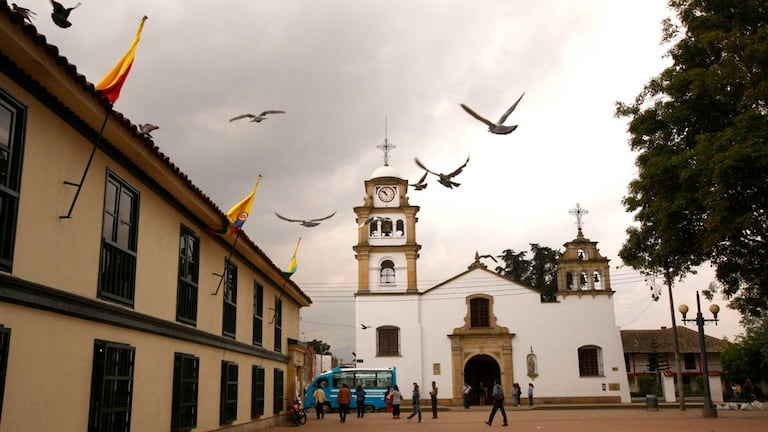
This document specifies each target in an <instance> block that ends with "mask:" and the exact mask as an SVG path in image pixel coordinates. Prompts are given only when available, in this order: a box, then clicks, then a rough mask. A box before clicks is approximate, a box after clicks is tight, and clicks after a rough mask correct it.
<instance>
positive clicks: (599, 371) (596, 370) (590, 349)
mask: <svg viewBox="0 0 768 432" xmlns="http://www.w3.org/2000/svg"><path fill="white" fill-rule="evenodd" d="M579 376H583V377H584V376H603V350H602V349H601V348H600V347H599V346H595V345H585V346H583V347H580V348H579Z"/></svg>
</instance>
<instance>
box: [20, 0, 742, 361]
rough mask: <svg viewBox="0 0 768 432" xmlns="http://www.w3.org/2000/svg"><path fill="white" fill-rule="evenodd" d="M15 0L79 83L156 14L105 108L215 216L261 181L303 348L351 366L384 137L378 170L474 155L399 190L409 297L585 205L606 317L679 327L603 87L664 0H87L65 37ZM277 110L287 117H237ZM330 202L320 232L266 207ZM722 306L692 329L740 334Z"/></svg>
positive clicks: (663, 12) (561, 237)
mask: <svg viewBox="0 0 768 432" xmlns="http://www.w3.org/2000/svg"><path fill="white" fill-rule="evenodd" d="M74 3H75V2H74V1H66V2H64V5H65V6H68V7H71V6H73V5H74ZM17 4H19V5H20V6H23V7H27V8H29V9H31V10H32V11H35V12H36V13H37V16H36V17H35V19H34V21H33V24H34V25H35V26H36V28H37V30H38V32H40V33H42V34H43V35H45V36H46V38H47V41H48V43H50V44H52V45H55V46H57V47H58V48H59V51H60V54H61V55H63V56H64V57H66V58H67V59H68V60H69V62H70V63H72V64H74V65H75V66H76V67H77V70H78V72H79V73H81V74H83V75H85V76H86V78H87V79H88V81H90V82H91V83H97V82H99V81H100V80H101V78H102V77H103V76H104V75H105V74H106V73H107V72H108V71H109V70H110V69H111V68H112V67H113V66H114V64H115V63H116V62H117V60H118V59H119V58H120V57H121V56H122V55H123V53H124V52H125V51H126V50H127V48H128V46H129V45H130V42H131V41H132V39H133V37H134V35H135V33H136V29H137V28H138V25H139V22H140V19H141V17H142V16H144V15H147V16H148V18H149V19H148V20H147V22H146V24H145V27H144V30H143V32H142V39H141V43H140V45H139V47H138V50H137V52H136V58H135V62H134V65H133V68H132V70H131V73H130V76H129V77H128V80H127V82H126V84H125V86H124V87H123V91H122V94H121V96H120V99H119V100H118V101H117V102H116V103H115V109H116V110H117V111H120V112H121V113H123V114H124V115H125V116H127V117H128V118H129V119H130V120H131V121H132V122H133V123H134V124H137V125H139V124H142V123H153V124H156V125H158V126H159V127H160V128H159V129H158V130H156V131H154V132H153V134H152V135H153V137H154V142H155V144H156V145H157V146H158V147H159V148H160V151H162V152H163V153H164V154H166V155H167V156H169V157H170V159H171V160H172V161H173V162H174V163H175V164H176V165H177V166H178V167H179V168H180V169H181V170H182V171H183V172H184V173H185V174H187V175H188V176H189V178H190V179H191V181H192V182H193V183H194V184H195V185H197V186H198V187H200V188H201V189H202V190H203V192H204V193H205V194H206V195H208V196H209V197H210V198H211V199H212V200H213V201H214V202H215V203H216V204H217V206H219V208H220V209H222V210H223V211H227V210H228V209H229V208H230V207H231V206H233V205H234V204H235V203H237V202H238V201H239V200H240V199H241V198H243V197H244V196H245V195H246V194H248V193H249V192H250V190H251V188H252V186H253V183H254V181H255V179H256V177H257V176H258V175H262V176H263V179H262V181H261V183H260V185H259V189H258V192H257V195H256V200H255V203H254V205H253V208H252V213H251V215H250V217H249V219H248V221H247V223H246V224H245V227H244V229H245V232H246V233H247V235H248V237H249V238H250V239H251V240H253V241H254V242H255V243H256V244H257V245H258V246H259V247H260V248H261V249H262V250H263V251H264V252H265V253H266V254H267V255H268V256H269V257H270V258H271V259H272V261H273V262H275V263H276V264H277V265H278V266H281V267H287V265H288V262H289V261H290V258H291V255H292V254H293V250H294V248H295V245H296V242H297V240H298V238H299V237H301V238H302V240H301V247H300V249H299V253H298V266H299V267H298V271H297V273H296V274H295V275H294V276H293V279H294V280H295V281H296V282H297V283H298V285H299V286H300V287H301V288H302V289H303V290H304V291H305V292H306V293H307V294H308V295H309V296H310V297H311V298H312V301H313V304H312V305H311V306H310V307H309V308H305V309H302V312H301V335H300V339H302V340H312V339H319V340H323V341H325V342H327V343H329V344H330V345H331V351H332V352H333V353H334V354H335V355H337V356H339V357H341V358H343V359H346V360H347V361H349V360H351V358H352V356H351V352H352V351H354V330H355V316H354V291H355V290H356V287H357V262H356V260H355V257H354V252H353V250H352V246H353V245H354V244H355V243H356V242H357V224H356V222H355V214H354V212H353V210H352V209H353V207H355V206H359V205H361V204H362V203H363V198H364V195H365V190H364V185H363V182H364V181H365V180H366V179H368V178H369V177H370V175H371V174H372V173H373V171H374V170H375V169H376V168H378V167H380V166H382V165H383V163H384V159H383V152H382V151H381V150H380V149H378V148H377V146H379V145H381V144H382V143H383V142H384V140H385V139H386V140H387V141H388V142H389V143H390V144H392V145H394V146H395V147H394V149H393V150H392V152H391V153H390V160H389V165H390V166H391V167H393V168H394V169H396V170H397V171H398V172H399V173H400V174H401V175H402V176H403V177H404V178H408V179H409V180H410V181H411V182H412V183H413V182H415V181H416V180H417V179H418V178H419V177H420V176H421V173H422V171H421V170H420V169H419V168H418V167H417V166H416V165H415V163H414V158H416V157H418V158H419V160H421V161H422V162H423V163H424V164H425V165H426V166H427V167H429V168H430V169H432V170H434V171H438V172H449V171H452V170H453V169H454V168H456V167H458V166H459V165H461V164H462V163H463V162H464V160H466V158H467V157H468V156H469V157H470V162H469V164H468V165H467V167H466V168H465V170H464V172H463V173H461V175H459V176H458V177H457V178H456V179H455V180H456V181H458V182H459V183H461V186H460V187H458V188H456V189H452V190H449V189H447V188H444V187H442V186H440V185H439V184H438V183H436V182H435V180H434V178H432V179H431V181H430V185H429V187H428V188H427V189H425V190H423V191H410V192H409V197H410V203H411V205H417V206H420V211H419V213H418V224H417V228H416V229H417V232H416V240H417V242H418V243H419V244H421V245H422V249H421V252H420V258H419V260H418V262H417V264H418V287H419V289H420V290H425V289H428V288H430V287H432V286H434V285H437V284H438V283H440V282H442V281H444V280H446V279H448V278H451V277H453V276H455V275H457V274H459V273H461V272H463V271H465V270H466V269H467V266H468V265H469V264H471V263H472V262H473V260H474V255H475V252H476V251H477V252H479V253H480V254H481V255H482V254H493V255H500V254H501V253H502V251H503V250H505V249H513V250H515V251H529V250H530V246H529V245H530V243H538V244H540V245H542V246H548V247H551V248H553V249H559V250H563V248H562V245H563V243H565V242H568V241H570V240H573V239H574V238H575V237H576V233H577V227H576V219H575V217H574V216H573V215H572V214H570V213H569V211H570V210H571V209H573V208H574V207H575V206H576V204H577V203H579V204H580V205H581V206H582V207H583V208H585V209H586V210H587V211H588V212H589V213H588V214H587V215H585V216H584V218H583V232H584V235H585V236H586V237H588V238H589V239H591V240H593V241H597V242H598V247H599V249H600V251H601V253H602V254H603V255H604V256H606V257H608V258H609V259H610V260H611V261H610V263H611V280H612V288H613V290H614V291H615V292H616V293H615V295H614V304H615V309H616V324H617V326H619V327H620V328H621V329H652V328H660V327H662V326H667V327H669V326H671V317H670V305H669V296H668V292H667V290H666V288H664V287H662V288H663V292H662V295H661V298H660V300H659V301H653V300H652V298H651V292H652V289H651V288H650V286H649V283H648V282H646V281H645V280H644V278H643V277H642V276H641V275H639V274H638V273H636V272H634V271H632V270H631V269H630V268H628V267H625V266H623V264H622V262H621V259H620V258H619V257H618V251H619V249H620V248H621V246H622V244H623V242H624V241H625V239H626V233H625V231H626V229H627V227H629V226H630V225H632V223H633V219H632V215H631V214H629V213H627V212H626V210H625V208H624V206H623V205H622V199H623V198H624V197H625V196H626V195H627V191H628V184H629V182H630V181H631V180H632V179H634V178H635V177H636V176H637V169H636V167H635V164H634V161H635V157H636V156H637V155H636V153H634V152H632V151H631V150H630V148H629V145H628V139H629V134H628V133H627V122H628V119H626V118H616V117H615V116H614V111H615V103H616V102H617V101H622V102H631V101H632V100H634V98H635V96H636V95H637V94H638V93H639V92H640V91H641V89H642V87H643V85H644V84H645V83H647V82H648V80H649V79H650V78H652V77H654V76H655V75H657V74H658V73H660V72H661V71H662V70H663V69H664V68H665V67H666V66H668V65H669V64H670V59H669V58H667V57H665V55H664V54H665V52H666V51H667V49H668V47H667V46H664V45H662V44H661V28H662V24H661V22H662V20H663V19H664V18H667V17H670V16H672V13H671V11H670V10H669V9H668V8H667V6H666V1H665V0H643V1H636V0H481V1H476V2H469V1H466V0H460V1H454V0H441V1H426V0H420V1H417V0H387V1H373V0H336V1H333V0H311V1H310V0H280V1H275V0H273V1H262V0H237V1H227V2H210V1H205V2H204V1H199V0H184V1H180V0H178V1H177V0H163V1H162V2H161V1H156V0H130V1H128V0H125V1H123V0H111V1H93V0H84V2H83V4H82V5H81V6H80V7H78V8H77V9H75V10H73V11H72V13H71V15H70V17H69V18H70V21H71V22H72V26H71V27H70V28H67V29H61V28H59V27H56V26H55V25H54V24H53V23H52V21H51V19H50V11H51V6H50V3H49V1H48V0H20V1H17ZM523 93H525V96H524V97H523V99H522V100H521V102H520V104H519V105H518V107H517V109H516V110H515V112H514V113H513V114H512V115H511V116H510V117H509V119H508V120H507V123H508V124H518V125H519V127H518V129H517V130H516V131H515V132H513V133H512V134H509V135H493V134H491V133H489V132H488V131H487V127H486V126H484V125H483V124H482V123H480V122H478V121H477V120H475V119H473V118H472V117H470V116H469V115H468V114H467V113H466V112H464V111H463V110H462V109H461V107H460V106H459V104H460V103H464V104H466V105H468V106H470V107H472V108H473V109H474V110H475V111H477V112H478V113H480V114H481V115H485V116H486V117H488V118H491V119H493V120H495V119H497V118H498V117H500V116H501V114H502V113H503V112H504V111H506V109H507V108H508V107H509V106H510V105H511V104H512V103H513V102H514V101H515V100H517V98H519V97H520V95H521V94H523ZM273 109H274V110H284V111H286V113H285V114H278V115H273V116H270V117H269V118H268V119H267V120H265V121H263V122H261V123H250V122H248V121H247V120H238V121H234V122H230V121H229V119H230V118H232V117H234V116H237V115H239V114H243V113H255V114H258V113H259V112H261V111H264V110H273ZM334 211H335V212H337V213H336V215H335V216H334V217H332V218H331V219H329V220H326V221H323V222H322V223H321V224H320V225H319V226H317V227H314V228H306V227H302V226H299V225H298V224H296V223H290V222H286V221H283V220H280V219H278V218H277V217H276V216H275V214H274V213H275V212H278V213H280V214H281V215H284V216H287V217H290V218H296V219H308V218H317V217H321V216H326V215H328V214H330V213H332V212H334ZM529 257H530V256H529ZM489 264H492V263H489ZM491 268H492V267H491ZM713 275H714V271H713V269H711V268H709V267H706V266H705V267H703V268H701V269H699V272H698V274H697V275H692V276H689V277H688V278H687V279H686V280H685V281H684V282H682V283H679V284H678V285H676V286H675V288H674V290H675V293H674V301H675V308H677V305H679V304H680V303H687V304H688V305H689V306H691V309H692V310H695V302H696V297H695V296H696V290H703V289H706V288H707V286H708V284H709V283H710V282H711V281H713V280H714V276H713ZM211 278H212V279H211V281H209V282H210V283H211V284H214V283H216V280H215V279H216V278H215V277H213V276H211ZM204 283H205V280H201V285H202V284H204ZM659 283H660V281H659ZM715 302H716V303H718V304H719V305H720V306H721V309H722V312H721V314H720V316H719V318H720V319H721V320H720V322H719V323H718V325H717V326H712V325H707V327H706V329H705V330H706V333H707V334H708V335H711V336H715V337H728V338H730V339H732V338H733V337H734V336H735V335H737V334H739V333H741V332H742V329H741V327H740V325H739V315H738V314H737V313H736V312H734V311H732V310H730V309H727V308H726V305H727V301H726V300H723V299H721V298H719V296H718V297H716V298H715ZM709 304H710V303H709V302H708V301H706V300H703V303H702V307H703V308H704V309H705V310H706V309H708V307H709ZM706 314H707V315H708V312H707V313H706ZM689 318H691V316H689ZM675 319H676V320H677V323H678V324H680V315H679V314H677V317H676V318H675Z"/></svg>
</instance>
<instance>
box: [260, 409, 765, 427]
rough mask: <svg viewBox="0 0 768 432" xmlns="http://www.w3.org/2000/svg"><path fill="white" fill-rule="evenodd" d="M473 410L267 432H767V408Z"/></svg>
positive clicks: (330, 419) (329, 421)
mask: <svg viewBox="0 0 768 432" xmlns="http://www.w3.org/2000/svg"><path fill="white" fill-rule="evenodd" d="M483 408H484V407H473V408H472V409H470V410H467V411H465V410H463V409H460V408H459V409H455V408H452V409H451V410H449V411H440V412H439V413H438V419H432V415H431V412H429V411H424V413H423V414H422V418H423V422H422V423H418V422H417V420H416V418H415V417H414V418H413V419H412V420H406V417H407V416H408V414H409V413H408V412H404V413H403V414H404V415H402V416H401V417H400V419H399V420H394V419H392V415H391V414H390V413H386V412H380V413H369V414H366V415H365V417H364V418H362V419H359V418H356V416H355V413H354V411H353V412H351V413H350V415H349V416H347V422H346V423H343V424H342V423H341V422H340V421H339V415H338V414H337V413H329V414H326V415H325V419H322V420H317V419H315V414H314V412H309V413H308V414H310V416H309V420H308V421H307V424H306V425H304V426H298V427H296V426H292V425H287V424H286V425H285V426H280V427H274V428H270V429H269V432H282V431H291V432H298V431H301V432H321V431H328V432H331V431H333V432H336V431H348V432H355V431H361V432H363V431H365V432H374V431H375V432H379V431H381V432H390V431H391V432H405V431H420V432H466V431H490V430H498V431H510V432H511V431H515V432H523V431H524V432H581V431H583V432H655V431H675V432H689V431H690V432H765V431H768V410H761V411H718V418H714V419H705V418H703V417H702V414H701V409H698V408H689V409H687V410H686V411H680V410H679V409H671V408H665V409H661V410H659V411H646V410H643V409H637V408H613V409H557V410H552V409H541V410H538V409H534V410H529V409H527V408H525V409H520V408H511V409H508V410H507V417H508V419H509V426H508V427H502V426H501V424H502V418H501V416H500V413H496V418H495V419H494V424H493V425H492V426H490V427H489V426H488V425H486V424H485V423H484V422H485V421H486V420H488V414H489V412H490V407H488V409H483Z"/></svg>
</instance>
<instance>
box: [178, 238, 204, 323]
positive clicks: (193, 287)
mask: <svg viewBox="0 0 768 432" xmlns="http://www.w3.org/2000/svg"><path fill="white" fill-rule="evenodd" d="M199 249H200V238H199V237H198V236H197V235H195V234H194V233H193V232H192V231H190V230H189V229H187V228H185V227H182V228H181V235H180V237H179V280H178V287H177V292H176V320H177V321H179V322H183V323H186V324H191V325H195V324H197V291H198V278H199V274H200V250H199Z"/></svg>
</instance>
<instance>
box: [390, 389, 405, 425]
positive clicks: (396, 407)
mask: <svg viewBox="0 0 768 432" xmlns="http://www.w3.org/2000/svg"><path fill="white" fill-rule="evenodd" d="M402 402H403V395H402V394H401V393H400V388H398V387H397V384H395V386H394V387H392V418H393V419H399V418H400V404H401V403H402Z"/></svg>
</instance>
